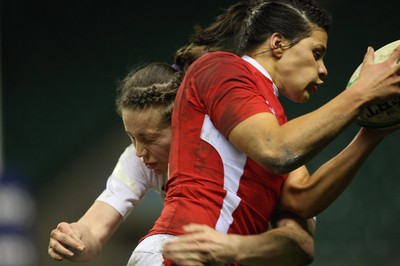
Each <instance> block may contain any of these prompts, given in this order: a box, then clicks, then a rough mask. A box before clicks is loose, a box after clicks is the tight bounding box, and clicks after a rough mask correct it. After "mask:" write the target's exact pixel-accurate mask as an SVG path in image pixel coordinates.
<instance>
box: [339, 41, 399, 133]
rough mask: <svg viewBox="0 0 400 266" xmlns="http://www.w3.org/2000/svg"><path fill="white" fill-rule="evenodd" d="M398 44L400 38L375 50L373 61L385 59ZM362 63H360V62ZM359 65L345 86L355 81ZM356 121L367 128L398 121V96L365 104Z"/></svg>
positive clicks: (389, 124)
mask: <svg viewBox="0 0 400 266" xmlns="http://www.w3.org/2000/svg"><path fill="white" fill-rule="evenodd" d="M399 45H400V40H397V41H394V42H391V43H389V44H387V45H385V46H383V47H382V48H380V49H378V50H377V51H375V60H374V62H375V63H380V62H382V61H384V60H386V59H387V58H388V57H389V55H390V54H391V53H392V52H393V50H394V49H395V48H396V47H397V46H399ZM361 65H362V64H361ZM361 65H359V66H358V68H357V69H356V70H355V71H354V73H353V75H352V76H351V77H350V80H349V82H348V83H347V86H346V88H348V87H350V86H351V85H352V84H353V83H354V82H356V81H357V79H358V75H359V73H360V68H361ZM356 123H357V124H359V125H360V126H363V127H369V128H380V129H383V128H387V127H391V126H394V125H396V124H398V123H400V96H399V97H395V98H393V99H390V100H388V101H386V102H384V103H380V104H372V105H370V106H367V107H366V108H365V109H364V110H363V111H362V112H361V114H360V116H359V117H357V119H356Z"/></svg>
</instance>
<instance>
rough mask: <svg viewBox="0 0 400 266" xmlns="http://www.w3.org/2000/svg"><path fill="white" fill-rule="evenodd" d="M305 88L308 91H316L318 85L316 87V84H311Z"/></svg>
mask: <svg viewBox="0 0 400 266" xmlns="http://www.w3.org/2000/svg"><path fill="white" fill-rule="evenodd" d="M307 90H308V91H309V92H310V93H316V92H317V90H318V87H317V85H312V86H310V87H308V89H307Z"/></svg>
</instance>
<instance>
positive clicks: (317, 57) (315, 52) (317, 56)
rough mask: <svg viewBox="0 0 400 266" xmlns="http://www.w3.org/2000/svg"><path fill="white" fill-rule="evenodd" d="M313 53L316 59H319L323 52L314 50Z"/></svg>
mask: <svg viewBox="0 0 400 266" xmlns="http://www.w3.org/2000/svg"><path fill="white" fill-rule="evenodd" d="M313 55H314V58H315V60H319V59H321V58H322V53H321V51H319V50H314V51H313Z"/></svg>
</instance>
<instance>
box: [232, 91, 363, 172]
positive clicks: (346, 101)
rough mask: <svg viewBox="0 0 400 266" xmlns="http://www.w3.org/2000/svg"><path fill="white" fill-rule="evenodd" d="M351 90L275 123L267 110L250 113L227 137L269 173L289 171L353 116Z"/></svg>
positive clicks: (355, 106) (320, 147)
mask: <svg viewBox="0 0 400 266" xmlns="http://www.w3.org/2000/svg"><path fill="white" fill-rule="evenodd" d="M354 94H355V93H351V92H347V91H345V92H342V93H341V94H340V95H338V96H337V97H336V98H335V99H334V100H332V101H330V102H328V103H327V104H325V105H324V106H322V107H320V108H318V109H317V110H315V111H313V112H310V113H308V114H305V115H303V116H300V117H297V118H295V119H293V120H290V121H288V122H287V123H285V124H283V125H279V124H278V121H277V120H276V118H275V117H274V116H273V115H272V114H270V113H258V114H256V115H253V116H251V117H249V118H247V119H245V120H244V121H242V122H241V123H239V124H238V125H237V126H236V127H234V128H233V129H232V131H231V133H230V135H229V140H230V141H231V142H232V143H233V144H234V145H235V146H236V147H237V148H238V149H239V150H241V151H243V152H244V153H246V154H247V155H248V156H249V157H250V158H252V159H253V160H255V161H256V162H258V163H259V164H260V165H262V166H264V167H265V168H266V169H268V170H269V171H271V172H273V173H277V174H282V173H289V172H291V171H293V170H294V169H297V168H298V167H300V166H301V165H304V164H306V163H307V162H309V161H310V160H311V159H312V158H313V157H314V156H315V155H316V154H317V153H318V152H320V151H321V150H322V149H323V148H325V147H326V146H327V145H328V144H329V143H330V142H331V141H332V140H333V139H335V137H337V136H338V135H339V134H340V133H341V132H342V131H343V130H344V129H345V128H346V127H347V126H348V125H349V124H350V123H352V121H353V120H354V118H355V117H356V116H357V114H358V113H359V110H360V108H361V107H360V106H362V105H361V103H358V104H355V103H353V101H352V99H354V98H355V96H354Z"/></svg>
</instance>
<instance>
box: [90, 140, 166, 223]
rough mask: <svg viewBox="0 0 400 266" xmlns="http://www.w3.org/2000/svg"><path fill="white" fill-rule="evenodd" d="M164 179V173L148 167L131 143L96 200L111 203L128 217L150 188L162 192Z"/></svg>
mask: <svg viewBox="0 0 400 266" xmlns="http://www.w3.org/2000/svg"><path fill="white" fill-rule="evenodd" d="M164 179H165V177H164V176H163V175H156V174H154V173H153V172H152V171H151V170H150V169H148V168H147V167H146V166H145V165H144V164H143V162H142V160H141V159H140V158H138V157H137V156H136V150H135V148H134V147H133V145H130V146H129V147H127V148H126V149H125V151H124V152H123V153H122V155H121V156H120V158H119V160H118V162H117V165H116V166H115V168H114V170H113V172H112V174H111V175H110V177H109V178H108V180H107V184H106V188H105V190H104V191H103V192H102V193H101V194H100V196H99V197H98V198H97V199H96V200H97V201H101V202H104V203H107V204H109V205H110V206H112V207H113V208H114V209H116V210H117V211H118V212H119V213H120V214H121V215H122V216H123V217H124V218H126V217H127V216H128V215H129V213H130V212H131V211H132V209H133V208H134V207H135V206H137V205H138V204H139V203H140V201H141V200H142V199H143V197H144V196H145V194H146V192H147V191H149V189H154V190H156V191H157V192H161V188H162V186H163V183H164Z"/></svg>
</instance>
